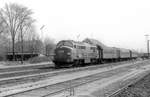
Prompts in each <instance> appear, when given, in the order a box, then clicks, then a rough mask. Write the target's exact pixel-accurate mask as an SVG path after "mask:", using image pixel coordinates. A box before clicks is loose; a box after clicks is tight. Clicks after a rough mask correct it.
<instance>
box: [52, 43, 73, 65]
mask: <svg viewBox="0 0 150 97" xmlns="http://www.w3.org/2000/svg"><path fill="white" fill-rule="evenodd" d="M72 48H73V43H72V42H71V41H60V42H59V43H58V44H57V46H56V49H55V55H54V60H53V62H54V63H55V65H56V66H57V67H62V66H64V65H67V64H70V63H72V62H73V59H72Z"/></svg>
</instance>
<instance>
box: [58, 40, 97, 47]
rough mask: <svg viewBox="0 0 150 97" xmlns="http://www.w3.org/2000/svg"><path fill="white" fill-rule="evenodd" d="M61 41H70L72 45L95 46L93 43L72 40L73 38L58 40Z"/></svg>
mask: <svg viewBox="0 0 150 97" xmlns="http://www.w3.org/2000/svg"><path fill="white" fill-rule="evenodd" d="M63 41H68V42H71V43H72V44H73V45H78V46H89V47H90V46H95V45H93V44H89V43H86V42H80V41H74V40H62V41H60V42H63ZM60 42H59V43H60Z"/></svg>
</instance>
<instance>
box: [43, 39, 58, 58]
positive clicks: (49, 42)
mask: <svg viewBox="0 0 150 97" xmlns="http://www.w3.org/2000/svg"><path fill="white" fill-rule="evenodd" d="M44 45H45V54H46V55H47V56H49V55H51V54H52V53H53V51H54V48H55V46H56V45H55V43H54V39H51V38H50V37H46V38H45V40H44Z"/></svg>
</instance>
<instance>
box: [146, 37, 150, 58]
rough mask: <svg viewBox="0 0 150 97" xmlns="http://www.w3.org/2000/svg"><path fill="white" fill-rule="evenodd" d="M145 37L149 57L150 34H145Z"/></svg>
mask: <svg viewBox="0 0 150 97" xmlns="http://www.w3.org/2000/svg"><path fill="white" fill-rule="evenodd" d="M145 37H146V41H147V55H148V58H149V38H148V37H149V35H148V34H147V35H145Z"/></svg>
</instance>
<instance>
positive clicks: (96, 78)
mask: <svg viewBox="0 0 150 97" xmlns="http://www.w3.org/2000/svg"><path fill="white" fill-rule="evenodd" d="M130 65H131V64H130ZM121 67H123V66H120V68H121ZM129 68H130V69H131V66H128V68H124V69H125V70H126V71H127V70H128V69H129ZM109 71H111V70H108V71H106V72H109ZM106 72H104V71H103V72H100V73H99V74H101V76H103V74H104V73H106ZM115 72H116V71H115ZM117 73H118V72H117ZM111 74H112V72H111ZM107 75H109V74H107ZM90 76H91V75H89V76H86V77H88V78H87V79H86V78H85V77H83V80H85V79H86V81H87V82H85V81H81V82H83V83H80V84H77V85H75V86H73V87H76V86H80V85H81V84H85V83H88V82H91V81H95V80H98V79H99V77H98V76H96V75H95V78H93V77H92V80H91V79H90V80H88V79H89V77H90ZM92 76H94V75H92ZM101 78H102V77H101ZM77 79H81V78H77ZM77 79H74V80H77ZM72 81H73V80H68V81H66V83H69V82H72ZM62 83H64V82H62ZM59 84H60V83H59ZM32 86H34V85H32ZM36 86H38V85H36ZM47 86H49V85H47ZM47 86H46V85H45V86H41V87H42V88H43V87H44V88H46V87H47ZM29 87H30V86H29ZM41 87H38V88H41ZM32 88H33V87H32ZM35 89H37V87H36V88H34V89H33V90H35ZM64 89H68V88H63V89H59V91H58V90H57V91H55V92H54V93H52V94H55V93H58V92H61V91H63V90H64ZM1 90H5V89H1ZM10 90H11V89H10ZM30 90H32V89H30ZM25 91H29V90H25ZM25 91H22V92H25ZM1 92H2V91H1ZM46 95H51V93H50V94H46ZM18 97H19V96H18ZM40 97H45V96H40Z"/></svg>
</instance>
